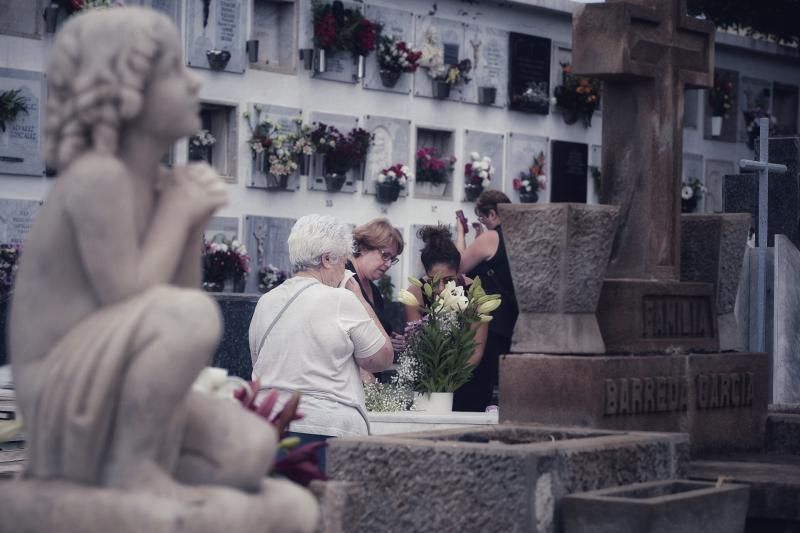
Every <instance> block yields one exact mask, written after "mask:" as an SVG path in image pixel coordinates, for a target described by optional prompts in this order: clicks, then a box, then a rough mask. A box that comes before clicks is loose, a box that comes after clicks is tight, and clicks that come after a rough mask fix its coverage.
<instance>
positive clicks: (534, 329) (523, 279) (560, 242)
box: [498, 204, 619, 354]
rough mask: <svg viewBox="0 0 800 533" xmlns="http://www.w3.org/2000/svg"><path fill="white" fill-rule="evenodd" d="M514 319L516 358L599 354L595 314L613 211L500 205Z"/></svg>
mask: <svg viewBox="0 0 800 533" xmlns="http://www.w3.org/2000/svg"><path fill="white" fill-rule="evenodd" d="M498 207H499V209H500V218H501V219H502V221H503V235H504V237H505V242H506V248H507V252H508V257H509V262H510V264H511V277H512V279H513V282H514V291H515V292H516V296H517V302H518V303H519V311H520V313H519V318H518V319H517V325H516V327H515V328H514V335H513V337H512V340H511V351H512V352H516V353H541V354H579V353H587V354H589V353H591V354H602V353H605V344H604V343H603V337H602V336H601V335H600V328H599V326H598V325H597V317H596V316H595V311H596V309H597V303H598V301H599V299H600V290H601V288H602V286H603V278H604V277H605V273H606V266H607V264H608V259H609V257H610V254H611V244H612V242H613V240H614V233H615V231H616V229H617V217H618V215H619V208H618V207H616V206H611V205H586V204H501V205H499V206H498Z"/></svg>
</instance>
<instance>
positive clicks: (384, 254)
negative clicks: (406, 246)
mask: <svg viewBox="0 0 800 533" xmlns="http://www.w3.org/2000/svg"><path fill="white" fill-rule="evenodd" d="M378 253H379V254H381V259H383V262H384V263H389V264H390V265H396V264H397V263H398V262H400V258H399V257H397V256H396V255H392V252H389V251H387V250H378Z"/></svg>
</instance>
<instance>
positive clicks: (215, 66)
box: [206, 50, 231, 70]
mask: <svg viewBox="0 0 800 533" xmlns="http://www.w3.org/2000/svg"><path fill="white" fill-rule="evenodd" d="M206 59H207V60H208V66H209V67H210V68H211V70H225V67H226V66H227V65H228V61H230V60H231V53H230V52H228V51H227V50H207V51H206Z"/></svg>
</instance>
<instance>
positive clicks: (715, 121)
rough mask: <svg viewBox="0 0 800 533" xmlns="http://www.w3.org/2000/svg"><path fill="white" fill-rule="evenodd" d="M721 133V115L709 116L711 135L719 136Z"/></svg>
mask: <svg viewBox="0 0 800 533" xmlns="http://www.w3.org/2000/svg"><path fill="white" fill-rule="evenodd" d="M720 134H722V117H711V135H712V136H714V137H719V136H720Z"/></svg>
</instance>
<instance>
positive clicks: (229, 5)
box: [186, 0, 247, 74]
mask: <svg viewBox="0 0 800 533" xmlns="http://www.w3.org/2000/svg"><path fill="white" fill-rule="evenodd" d="M186 5H187V16H186V42H187V49H188V64H189V66H192V67H197V68H206V69H210V68H211V67H210V65H209V62H208V57H207V56H206V52H208V51H209V50H224V51H227V52H228V53H230V60H229V61H228V63H227V65H225V68H224V69H223V70H224V71H225V72H234V73H238V74H241V73H243V72H244V66H245V61H246V59H247V58H246V57H245V52H244V41H245V37H244V34H243V33H242V32H244V31H245V28H246V26H245V20H246V12H245V2H244V0H210V1H209V3H208V4H206V3H205V2H200V1H193V2H188V3H187V4H186ZM206 5H208V11H206V10H205V6H206Z"/></svg>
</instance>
